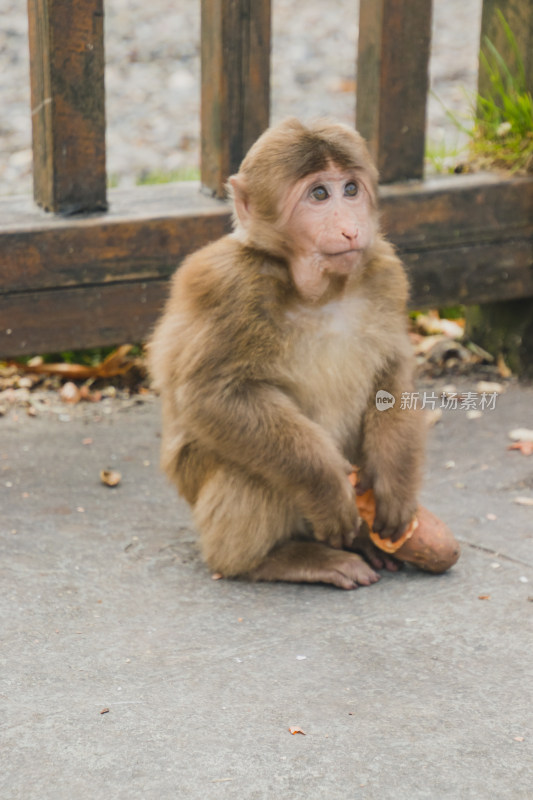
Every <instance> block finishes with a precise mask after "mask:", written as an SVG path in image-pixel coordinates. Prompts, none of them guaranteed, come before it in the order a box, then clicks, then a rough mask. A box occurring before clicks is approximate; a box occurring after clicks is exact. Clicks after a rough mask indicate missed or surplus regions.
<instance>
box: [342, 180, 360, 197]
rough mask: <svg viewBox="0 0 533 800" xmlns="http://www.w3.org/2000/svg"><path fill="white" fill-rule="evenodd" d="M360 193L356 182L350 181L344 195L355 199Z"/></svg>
mask: <svg viewBox="0 0 533 800" xmlns="http://www.w3.org/2000/svg"><path fill="white" fill-rule="evenodd" d="M358 192H359V186H358V185H357V184H356V183H355V181H349V183H347V184H346V186H345V187H344V194H345V195H346V196H347V197H355V196H356V194H357V193H358Z"/></svg>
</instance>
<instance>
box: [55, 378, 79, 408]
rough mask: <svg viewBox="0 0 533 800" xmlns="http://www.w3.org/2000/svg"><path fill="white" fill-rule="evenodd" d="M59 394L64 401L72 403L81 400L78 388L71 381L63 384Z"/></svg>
mask: <svg viewBox="0 0 533 800" xmlns="http://www.w3.org/2000/svg"><path fill="white" fill-rule="evenodd" d="M59 396H60V398H61V400H62V401H63V402H64V403H71V404H72V405H74V404H75V403H79V402H80V400H81V394H80V390H79V389H78V387H77V386H76V384H75V383H72V381H68V382H67V383H65V384H63V386H62V387H61V389H60V390H59Z"/></svg>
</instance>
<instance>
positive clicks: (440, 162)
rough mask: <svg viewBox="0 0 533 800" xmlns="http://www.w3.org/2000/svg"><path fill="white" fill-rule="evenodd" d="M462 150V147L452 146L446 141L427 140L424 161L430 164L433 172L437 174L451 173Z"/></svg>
mask: <svg viewBox="0 0 533 800" xmlns="http://www.w3.org/2000/svg"><path fill="white" fill-rule="evenodd" d="M463 150H464V148H461V147H453V146H451V145H449V144H447V143H446V142H432V141H429V142H428V143H427V145H426V161H427V162H428V163H429V164H430V165H431V167H432V169H433V172H437V173H438V174H439V175H441V174H448V173H452V172H454V171H455V168H456V165H457V162H458V160H459V155H460V154H461V153H462V152H463Z"/></svg>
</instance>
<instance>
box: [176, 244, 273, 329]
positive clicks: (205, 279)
mask: <svg viewBox="0 0 533 800" xmlns="http://www.w3.org/2000/svg"><path fill="white" fill-rule="evenodd" d="M286 284H287V270H286V268H284V267H283V266H282V265H280V263H279V262H278V261H276V259H275V258H271V257H269V256H268V254H266V253H261V252H260V251H257V250H254V249H252V248H250V247H247V246H245V245H243V244H242V243H241V242H239V241H238V239H237V238H236V237H235V236H233V235H231V234H230V235H228V236H223V237H222V238H221V239H217V240H216V241H215V242H211V243H210V244H208V245H206V246H205V247H202V248H201V249H200V250H197V251H196V252H195V253H193V254H192V255H190V256H188V258H187V259H185V261H184V262H183V265H182V266H181V267H180V268H179V269H178V270H177V272H176V274H175V276H174V281H173V287H172V292H173V294H174V295H175V296H176V297H178V298H180V300H181V301H182V302H183V303H185V304H186V305H188V306H189V307H191V306H193V307H194V309H195V311H196V312H197V313H201V312H202V311H205V312H209V313H210V314H211V315H212V314H213V313H214V314H215V316H216V314H217V312H221V313H222V314H223V315H224V316H225V315H226V314H227V313H229V312H231V316H236V315H237V314H238V312H239V308H240V309H242V311H243V312H246V313H247V314H248V315H249V316H250V315H252V316H253V314H254V312H255V313H256V314H262V315H264V314H265V313H268V311H269V310H270V311H271V312H273V311H274V309H276V308H277V307H278V306H279V300H280V295H282V294H283V292H284V291H286V286H285V285H286Z"/></svg>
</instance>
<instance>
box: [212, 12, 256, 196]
mask: <svg viewBox="0 0 533 800" xmlns="http://www.w3.org/2000/svg"><path fill="white" fill-rule="evenodd" d="M270 17H271V12H270V0H260V1H259V0H258V1H257V2H254V0H202V37H201V60H202V103H201V129H202V155H201V161H202V184H203V185H204V187H205V188H206V189H207V190H209V191H210V192H212V193H213V194H214V195H215V196H216V197H223V196H224V184H225V182H226V180H227V179H228V177H229V176H230V175H231V174H232V173H234V172H236V171H237V169H238V167H239V164H240V162H241V161H242V159H243V157H244V155H245V153H246V151H247V150H248V149H249V148H250V146H251V145H252V144H253V142H254V141H255V140H256V139H257V137H258V136H259V135H260V134H261V133H262V132H263V131H264V130H265V128H267V127H268V122H269V112H270Z"/></svg>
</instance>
